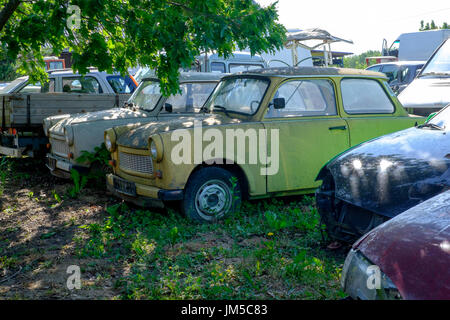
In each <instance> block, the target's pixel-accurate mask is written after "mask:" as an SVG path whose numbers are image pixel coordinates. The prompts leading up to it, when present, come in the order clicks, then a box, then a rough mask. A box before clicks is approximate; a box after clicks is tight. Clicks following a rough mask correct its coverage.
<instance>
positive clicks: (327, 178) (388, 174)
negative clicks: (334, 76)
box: [316, 106, 450, 242]
mask: <svg viewBox="0 0 450 320" xmlns="http://www.w3.org/2000/svg"><path fill="white" fill-rule="evenodd" d="M449 131H450V106H447V107H446V108H445V109H443V110H441V111H440V112H439V113H437V114H436V115H434V116H433V117H431V119H429V120H428V121H427V122H426V123H425V124H423V125H420V126H416V127H414V128H409V129H406V130H403V131H399V132H395V133H392V134H389V135H385V136H383V137H379V138H376V139H373V140H371V141H368V142H366V143H363V144H361V145H359V146H357V147H354V148H352V149H349V150H347V151H346V152H344V153H342V154H341V155H339V156H337V157H336V158H334V159H332V160H331V161H330V162H329V163H328V164H326V165H325V166H324V167H323V168H322V170H321V171H320V173H319V175H318V177H317V179H318V180H322V181H323V182H322V185H321V187H320V189H318V190H317V192H316V202H317V208H318V210H319V213H320V215H321V217H322V219H323V222H324V223H325V225H326V227H327V231H328V234H329V236H330V237H331V238H334V239H337V240H342V241H346V242H353V241H355V239H357V238H358V237H360V236H361V235H363V234H365V233H367V232H368V231H370V230H371V229H373V228H374V227H376V226H377V225H379V224H381V223H383V222H385V221H386V220H389V219H391V218H393V217H395V216H396V215H398V214H400V213H401V212H403V211H405V210H407V209H409V208H411V207H413V206H415V205H417V204H418V203H420V202H422V201H425V200H427V199H429V198H431V197H433V196H435V195H436V194H438V193H441V192H442V191H444V190H446V189H447V188H449V187H450V135H449Z"/></svg>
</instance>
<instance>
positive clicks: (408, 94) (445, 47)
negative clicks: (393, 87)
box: [398, 30, 450, 116]
mask: <svg viewBox="0 0 450 320" xmlns="http://www.w3.org/2000/svg"><path fill="white" fill-rule="evenodd" d="M449 33H450V30H449ZM398 99H399V100H400V102H401V103H402V105H403V106H404V107H405V108H406V109H407V110H408V111H409V112H410V113H414V114H418V115H423V116H427V115H429V114H430V113H433V112H436V111H438V110H440V109H442V108H443V107H444V106H446V105H447V104H449V103H450V40H447V41H445V42H444V43H442V45H441V46H440V47H439V48H438V49H437V50H436V51H435V52H434V53H433V55H432V56H431V58H430V59H429V60H428V61H427V63H426V65H425V66H424V67H423V68H422V71H421V72H420V73H419V75H418V76H417V77H416V78H415V79H414V81H413V82H411V84H410V85H409V86H408V87H407V88H406V89H405V90H403V91H402V92H401V93H400V94H399V96H398Z"/></svg>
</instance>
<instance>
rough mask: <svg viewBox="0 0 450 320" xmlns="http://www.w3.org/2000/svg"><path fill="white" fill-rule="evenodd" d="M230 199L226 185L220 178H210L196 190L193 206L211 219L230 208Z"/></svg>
mask: <svg viewBox="0 0 450 320" xmlns="http://www.w3.org/2000/svg"><path fill="white" fill-rule="evenodd" d="M231 201H232V197H231V192H230V188H229V187H228V185H227V184H225V183H224V182H223V181H220V180H211V181H208V182H206V183H205V184H203V185H202V186H201V187H200V188H199V190H198V191H197V194H196V197H195V206H196V209H197V211H198V212H199V214H201V215H203V216H205V218H207V219H211V217H214V216H215V217H218V216H221V215H223V214H224V213H225V212H226V211H227V210H228V209H229V208H230V206H231Z"/></svg>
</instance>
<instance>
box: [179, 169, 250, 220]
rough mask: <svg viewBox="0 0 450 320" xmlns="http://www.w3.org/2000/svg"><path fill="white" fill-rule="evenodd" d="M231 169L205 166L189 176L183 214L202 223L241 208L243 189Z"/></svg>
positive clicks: (217, 218) (183, 202)
mask: <svg viewBox="0 0 450 320" xmlns="http://www.w3.org/2000/svg"><path fill="white" fill-rule="evenodd" d="M233 178H235V176H234V175H233V174H232V173H230V172H229V171H227V170H225V169H222V168H217V167H206V168H202V169H200V170H199V171H197V172H195V173H194V174H193V175H192V177H191V178H190V179H189V182H188V184H187V186H186V189H185V194H184V199H183V201H182V204H181V206H182V211H183V212H184V214H185V215H186V216H187V217H189V218H191V219H193V220H195V221H199V222H214V221H217V220H219V219H221V218H223V217H225V216H226V215H228V214H230V213H232V212H236V211H238V210H239V208H240V205H241V199H242V194H241V188H240V185H239V182H238V181H237V179H236V178H235V179H233Z"/></svg>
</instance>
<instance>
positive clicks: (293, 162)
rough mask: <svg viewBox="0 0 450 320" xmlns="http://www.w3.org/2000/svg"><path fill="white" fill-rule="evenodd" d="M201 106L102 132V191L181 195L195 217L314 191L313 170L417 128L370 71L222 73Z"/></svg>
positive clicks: (144, 200)
mask: <svg viewBox="0 0 450 320" xmlns="http://www.w3.org/2000/svg"><path fill="white" fill-rule="evenodd" d="M202 112H204V113H207V115H208V116H207V117H202V118H198V117H197V118H195V117H180V118H176V119H173V120H170V121H160V122H150V123H147V124H145V125H143V126H140V127H138V128H134V129H133V130H131V131H130V130H128V129H127V128H124V127H115V128H111V129H109V130H107V131H105V144H106V146H107V148H108V149H109V150H110V151H111V153H112V159H113V163H112V164H113V168H114V174H110V175H108V176H107V185H108V189H109V190H110V191H112V192H113V193H114V194H115V195H117V196H119V197H120V198H122V199H125V200H126V201H130V202H133V203H135V204H138V205H141V206H146V207H147V206H163V205H164V203H165V202H167V201H175V200H176V201H180V202H181V209H182V211H183V212H184V213H185V214H186V215H187V216H188V217H190V218H192V219H194V220H198V221H215V220H216V219H218V218H221V217H223V216H225V215H226V214H227V213H229V212H232V211H235V210H239V206H240V202H241V199H243V198H250V199H256V198H266V197H274V196H284V195H293V194H305V193H313V192H314V190H315V189H316V188H317V187H318V186H319V182H317V181H315V178H316V176H317V173H318V172H319V170H320V168H321V167H322V166H323V165H324V164H325V163H326V162H327V161H329V160H330V159H331V158H333V157H334V156H336V155H337V154H339V153H341V152H343V151H344V150H346V149H348V148H349V147H351V146H354V145H356V144H359V143H361V142H363V141H366V140H369V139H372V138H375V137H378V136H381V135H384V134H387V133H391V132H394V131H397V130H401V129H405V128H408V127H412V126H414V125H415V124H416V123H418V124H420V123H423V122H424V120H425V119H424V118H421V117H413V116H410V115H408V113H407V112H406V111H405V110H404V108H403V107H402V105H401V104H400V103H399V101H398V100H397V98H396V96H395V94H394V93H393V92H392V91H391V89H390V88H389V85H388V83H387V78H386V77H385V76H384V75H383V74H381V73H377V72H371V71H364V70H353V69H339V68H314V67H296V68H269V69H258V70H251V71H248V72H243V73H238V74H234V75H231V76H226V77H224V78H223V79H222V80H221V81H220V82H219V84H218V86H217V87H216V89H215V90H214V91H213V93H212V94H211V96H210V97H209V98H208V100H207V102H206V104H205V105H204V107H203V110H202Z"/></svg>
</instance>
